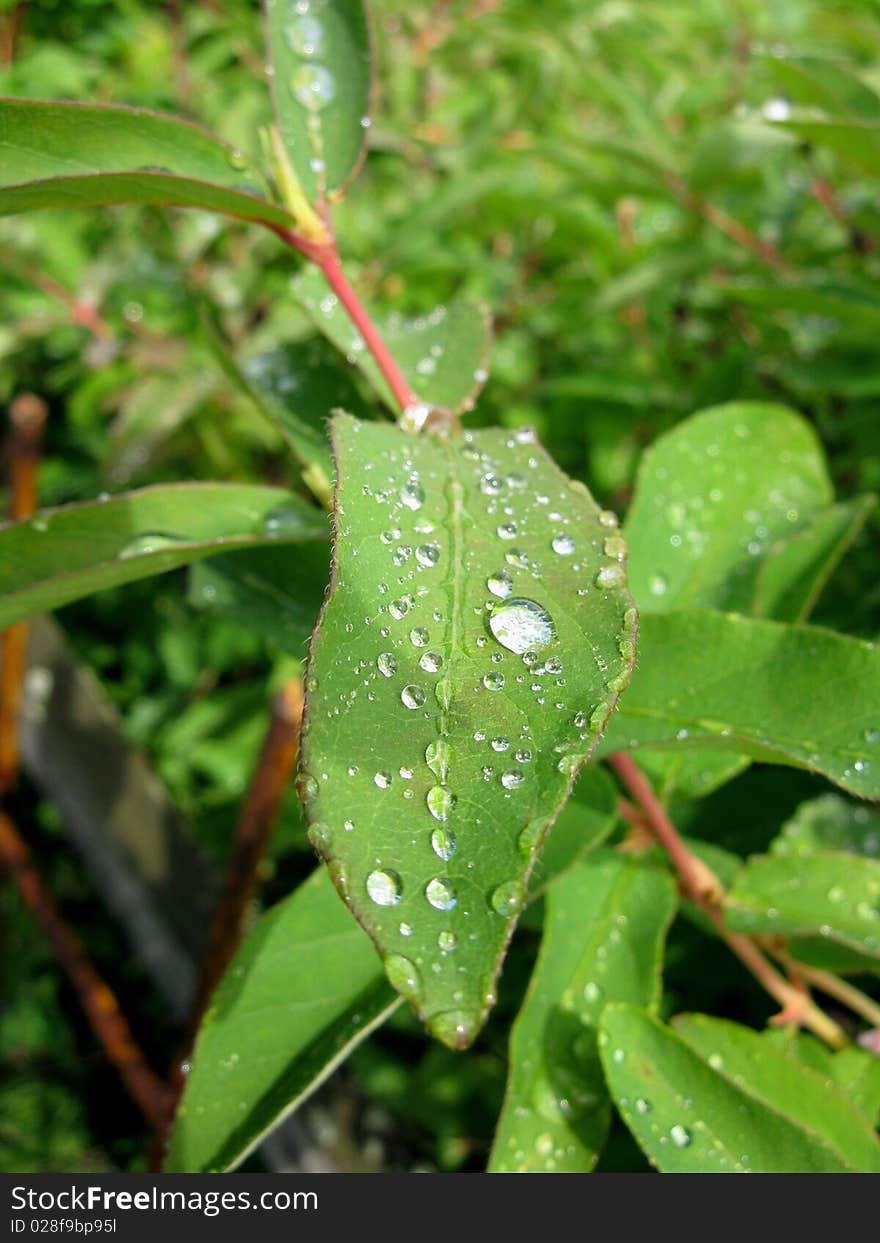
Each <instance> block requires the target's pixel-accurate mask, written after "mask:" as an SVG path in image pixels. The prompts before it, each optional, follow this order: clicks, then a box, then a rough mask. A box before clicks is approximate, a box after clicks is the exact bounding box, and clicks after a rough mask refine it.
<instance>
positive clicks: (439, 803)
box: [425, 786, 456, 821]
mask: <svg viewBox="0 0 880 1243" xmlns="http://www.w3.org/2000/svg"><path fill="white" fill-rule="evenodd" d="M425 802H426V804H427V806H428V811H429V812H430V813H431V815H432V816H433V817H434V819H435V820H441V821H442V820H448V819H449V816H450V815H451V813H452V812H453V811H454V810H455V802H456V799H455V795H454V794H453V793H452V791H451V790H448V789H447V788H446V786H431V788H430V790H429V791H428V793H427V794H426V795H425Z"/></svg>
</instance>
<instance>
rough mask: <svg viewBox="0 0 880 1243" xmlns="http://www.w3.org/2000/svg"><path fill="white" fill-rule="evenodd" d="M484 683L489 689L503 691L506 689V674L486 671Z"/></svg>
mask: <svg viewBox="0 0 880 1243" xmlns="http://www.w3.org/2000/svg"><path fill="white" fill-rule="evenodd" d="M483 685H484V686H485V688H486V690H487V691H503V690H504V674H503V673H484V674H483Z"/></svg>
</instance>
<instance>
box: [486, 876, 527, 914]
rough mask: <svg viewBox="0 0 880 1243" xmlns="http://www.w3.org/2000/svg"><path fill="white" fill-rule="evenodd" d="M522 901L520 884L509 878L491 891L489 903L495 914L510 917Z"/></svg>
mask: <svg viewBox="0 0 880 1243" xmlns="http://www.w3.org/2000/svg"><path fill="white" fill-rule="evenodd" d="M521 902H522V886H521V885H519V884H518V883H517V882H516V881H514V880H511V881H507V882H505V884H503V885H499V886H498V887H497V889H494V890H493V891H492V896H491V897H490V899H489V903H490V905H491V907H492V910H493V911H494V912H495V914H496V915H500V916H501V917H502V918H503V919H510V918H512V916H514V915H515V914H516V912H517V911H518V910H519V907H520V903H521Z"/></svg>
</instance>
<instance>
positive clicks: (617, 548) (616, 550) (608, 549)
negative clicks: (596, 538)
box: [603, 535, 626, 561]
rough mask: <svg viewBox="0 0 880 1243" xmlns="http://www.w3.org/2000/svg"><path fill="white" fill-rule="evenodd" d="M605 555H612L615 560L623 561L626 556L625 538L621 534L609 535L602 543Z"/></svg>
mask: <svg viewBox="0 0 880 1243" xmlns="http://www.w3.org/2000/svg"><path fill="white" fill-rule="evenodd" d="M603 547H604V549H605V556H606V557H613V558H614V560H615V561H623V559H624V558H625V557H626V540H625V539H624V538H623V536H622V535H609V536H608V538H607V539H606V540H605V543H604V545H603Z"/></svg>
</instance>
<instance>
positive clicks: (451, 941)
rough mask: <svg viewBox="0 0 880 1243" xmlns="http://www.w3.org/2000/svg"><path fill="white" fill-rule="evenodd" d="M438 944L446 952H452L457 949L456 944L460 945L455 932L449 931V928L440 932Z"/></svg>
mask: <svg viewBox="0 0 880 1243" xmlns="http://www.w3.org/2000/svg"><path fill="white" fill-rule="evenodd" d="M437 945H438V947H439V948H440V949H441V950H442V951H443V953H444V954H451V953H452V951H453V950H454V949H455V947H456V945H458V941H457V940H456V938H455V933H454V932H449V931H448V930H444V931H443V932H441V933H440V935H439V936H438V938H437Z"/></svg>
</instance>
